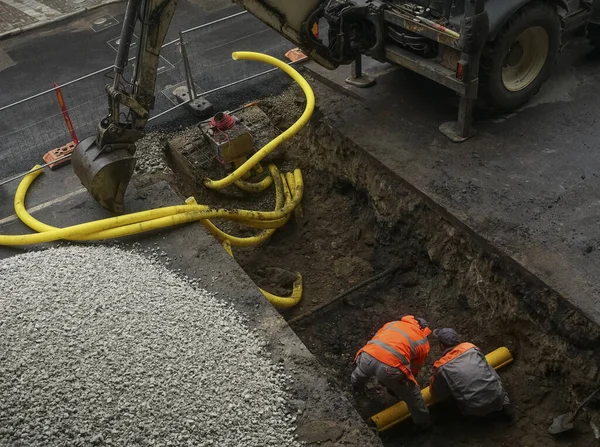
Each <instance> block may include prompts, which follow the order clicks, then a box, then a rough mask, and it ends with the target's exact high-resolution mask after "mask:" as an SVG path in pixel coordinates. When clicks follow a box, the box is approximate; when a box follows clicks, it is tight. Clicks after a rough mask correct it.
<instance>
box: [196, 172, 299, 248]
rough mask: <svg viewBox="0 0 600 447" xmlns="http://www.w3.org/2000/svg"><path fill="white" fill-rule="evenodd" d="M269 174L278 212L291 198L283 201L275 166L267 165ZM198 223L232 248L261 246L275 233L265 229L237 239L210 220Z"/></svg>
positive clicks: (286, 218)
mask: <svg viewBox="0 0 600 447" xmlns="http://www.w3.org/2000/svg"><path fill="white" fill-rule="evenodd" d="M269 172H270V173H271V177H270V178H271V181H273V179H276V180H275V182H274V183H275V210H279V209H281V208H282V207H283V205H284V204H285V203H291V201H292V197H291V195H290V196H288V195H287V194H286V197H285V199H284V192H283V191H282V190H283V183H282V182H281V180H280V177H279V170H278V169H277V167H276V166H275V165H269ZM186 203H192V204H196V200H195V199H194V198H193V197H190V198H189V199H187V200H186ZM287 220H288V217H284V218H282V219H281V225H284V224H285V223H286V222H287ZM200 223H201V224H202V225H204V227H205V228H206V229H207V230H208V231H209V232H210V234H212V235H213V236H214V237H216V238H217V239H218V240H219V241H221V242H222V241H229V243H230V244H231V245H232V246H234V247H253V246H255V245H259V244H262V243H263V242H264V241H266V240H267V239H269V238H270V237H271V236H272V235H273V233H274V232H275V228H273V229H267V230H264V231H261V232H260V233H259V234H257V235H255V236H249V237H238V236H233V235H230V234H228V233H225V232H224V231H223V230H221V229H219V228H218V227H217V226H216V225H214V224H213V223H212V222H211V221H210V220H208V219H206V220H201V221H200Z"/></svg>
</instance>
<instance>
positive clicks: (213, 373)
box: [0, 247, 300, 447]
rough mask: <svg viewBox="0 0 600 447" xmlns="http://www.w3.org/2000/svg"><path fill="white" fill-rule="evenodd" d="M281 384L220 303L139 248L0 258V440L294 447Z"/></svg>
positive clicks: (261, 347)
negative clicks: (151, 259) (136, 251)
mask: <svg viewBox="0 0 600 447" xmlns="http://www.w3.org/2000/svg"><path fill="white" fill-rule="evenodd" d="M290 380H291V378H290V377H289V376H286V375H285V373H284V371H283V367H282V366H281V365H279V364H275V363H274V362H273V361H271V360H270V359H269V356H268V354H267V351H266V348H265V344H264V342H263V341H261V339H260V338H259V337H258V335H257V334H256V333H255V332H254V331H251V330H249V329H248V328H247V326H245V325H244V322H243V319H242V317H241V315H240V314H238V313H237V312H236V311H235V310H234V309H233V308H232V307H231V306H230V305H228V304H226V303H224V302H222V301H220V300H218V299H217V298H215V297H214V296H212V295H211V294H209V293H208V292H207V291H205V290H203V289H201V288H197V287H194V286H192V285H191V284H190V283H189V282H187V281H185V280H183V279H181V278H180V277H177V276H176V275H175V274H174V273H172V272H170V271H168V270H167V269H165V268H164V267H163V266H162V265H160V264H159V263H158V262H153V261H150V260H148V259H147V258H146V257H144V256H143V255H141V254H138V253H134V252H129V251H124V250H121V249H119V248H112V247H62V248H56V249H50V250H45V251H40V252H31V253H27V254H24V255H19V256H15V257H12V258H9V259H6V260H3V261H0V445H27V446H29V445H39V446H55V445H69V446H70V445H81V446H88V445H114V446H123V445H132V446H134V445H139V446H146V445H167V446H168V445H173V446H175V445H177V446H179V445H193V446H219V447H221V446H222V447H225V446H261V447H263V446H292V447H293V446H298V445H300V443H299V442H298V441H296V440H295V437H296V436H295V434H294V431H295V427H294V422H295V416H292V414H290V413H288V412H287V410H286V405H287V403H288V401H289V399H290V396H289V395H288V393H287V392H286V391H285V390H286V383H287V382H289V381H290ZM15 442H16V443H15ZM13 443H14V444H13Z"/></svg>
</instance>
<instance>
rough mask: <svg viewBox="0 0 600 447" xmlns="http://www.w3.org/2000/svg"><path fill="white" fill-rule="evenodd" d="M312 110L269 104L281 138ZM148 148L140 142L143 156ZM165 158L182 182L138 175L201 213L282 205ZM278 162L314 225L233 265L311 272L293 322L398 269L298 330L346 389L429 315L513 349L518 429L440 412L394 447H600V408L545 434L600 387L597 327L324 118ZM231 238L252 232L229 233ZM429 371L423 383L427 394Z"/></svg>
mask: <svg viewBox="0 0 600 447" xmlns="http://www.w3.org/2000/svg"><path fill="white" fill-rule="evenodd" d="M302 107H303V101H302V98H301V96H300V94H299V92H297V91H295V90H291V91H288V92H286V93H285V94H283V95H281V96H279V97H277V98H271V99H269V100H267V101H264V102H263V103H262V104H261V109H262V110H263V111H264V112H265V113H266V114H267V115H268V117H269V119H270V121H271V123H269V126H270V125H271V124H272V125H273V126H276V127H277V128H281V129H285V128H286V127H287V126H288V125H289V124H291V122H292V121H293V120H294V119H295V118H296V117H297V116H299V114H300V113H301V110H302ZM246 119H247V121H248V122H249V123H250V124H252V120H259V121H260V120H264V117H261V113H258V112H257V113H256V114H254V115H253V114H252V113H249V114H248V115H247V116H246ZM263 124H264V123H263ZM265 126H266V127H265ZM265 126H263V127H262V128H261V126H258V128H260V129H262V130H260V133H261V138H263V139H268V138H269V136H270V135H271V134H272V132H275V130H273V129H272V128H271V130H268V129H267V130H265V129H266V128H267V127H268V126H267V125H265ZM270 132H271V133H270ZM182 133H183V134H184V137H185V138H188V139H194V138H196V137H197V134H196V132H195V131H194V130H179V131H178V134H179V136H180V135H181V134H182ZM275 133H276V132H275ZM174 136H177V135H174V134H173V132H166V133H157V134H155V135H154V136H153V137H152V138H151V140H152V147H153V148H154V149H153V151H154V153H156V151H155V148H156V144H157V143H156V142H158V144H159V145H160V147H164V146H165V145H166V144H167V142H168V141H172V140H173V137H174ZM259 140H260V138H259ZM144 150H145V148H144V145H142V147H141V148H140V156H142V157H143V156H144ZM161 156H163V155H162V154H161ZM166 159H167V161H168V162H169V163H170V165H171V167H173V168H174V169H175V170H176V171H177V173H176V174H173V172H172V171H170V170H169V169H163V166H162V165H158V166H159V168H158V169H157V170H154V171H153V170H152V167H151V164H152V163H151V162H150V164H148V163H145V166H146V167H148V166H150V169H146V171H144V170H142V171H140V172H139V173H138V175H137V177H136V178H135V181H136V182H138V183H146V182H154V181H156V180H157V179H158V178H161V179H163V178H166V179H168V180H170V181H171V183H173V184H174V185H175V186H176V187H177V188H178V189H179V190H180V191H181V192H182V193H183V194H185V195H192V194H193V195H194V196H195V197H196V199H197V200H198V202H199V203H207V204H218V205H219V206H224V207H243V208H249V209H253V208H255V209H265V210H267V209H272V207H273V197H272V190H270V191H267V192H265V193H261V194H260V195H258V196H256V195H248V194H241V193H239V192H238V191H233V190H231V191H230V190H228V191H226V192H225V193H215V192H212V191H207V190H206V189H205V188H203V187H201V186H200V181H201V178H202V177H203V176H211V177H212V178H218V176H219V175H222V174H224V173H225V171H224V169H223V167H222V166H221V165H219V164H218V163H216V162H213V163H209V164H207V165H206V166H203V167H202V168H201V169H199V170H195V171H194V172H190V171H186V172H182V166H181V164H180V163H177V162H176V161H177V160H175V161H174V159H173V157H166ZM271 161H273V162H275V163H276V164H277V165H278V166H279V167H280V169H282V170H284V169H287V170H291V169H293V168H295V167H299V168H301V169H302V171H303V174H304V179H305V195H304V199H303V204H302V206H303V216H302V217H299V216H296V218H294V219H293V220H292V221H290V222H289V223H288V224H287V225H286V226H285V227H284V228H282V229H279V230H278V231H277V232H276V233H275V235H274V236H273V237H272V238H271V240H269V241H268V242H267V243H266V244H264V245H262V246H260V247H257V248H249V249H236V250H235V257H236V260H237V261H238V262H239V263H240V265H241V266H242V267H243V268H244V270H245V271H246V272H247V273H248V275H249V276H250V277H251V278H252V279H253V280H254V281H255V282H256V283H257V284H258V285H259V286H261V287H263V288H264V289H267V290H269V291H271V292H273V293H279V294H285V293H289V291H290V286H291V284H290V280H289V279H288V278H287V277H286V275H282V274H278V273H281V272H280V271H279V270H277V269H280V268H284V269H288V270H291V271H299V272H301V273H302V275H303V278H304V295H303V298H302V301H301V303H300V304H299V305H298V306H296V307H295V308H293V309H291V310H286V311H282V314H283V315H284V316H285V317H286V318H287V319H290V318H293V317H297V316H299V315H302V314H303V313H305V312H306V311H308V310H310V309H311V308H313V307H315V306H317V305H319V304H321V303H323V302H325V301H327V300H329V299H331V298H332V297H333V296H335V295H337V294H338V293H340V292H341V291H344V290H346V289H348V288H350V287H352V286H353V285H355V284H357V283H359V282H360V281H362V280H364V279H367V278H369V277H371V276H373V275H374V274H377V273H379V272H381V271H383V270H385V269H387V268H389V267H391V266H394V265H399V266H400V269H399V270H398V272H397V273H396V274H394V275H393V276H390V277H388V278H386V279H382V280H380V281H378V282H376V283H374V284H372V285H370V286H368V287H366V288H364V289H362V290H360V291H357V292H355V293H353V294H351V295H349V296H348V297H347V298H345V299H343V300H340V301H339V302H338V303H337V304H334V305H332V306H330V307H328V308H326V309H324V310H322V311H319V312H317V313H315V314H314V315H312V316H310V317H307V318H304V319H303V320H301V321H300V322H298V323H295V324H294V325H293V329H294V330H295V331H296V332H297V334H298V335H299V336H300V338H301V339H302V340H303V342H304V343H305V344H306V345H307V346H308V348H309V349H310V350H311V352H313V354H315V355H316V357H317V358H318V359H319V360H320V362H321V363H322V364H323V366H324V367H325V368H326V370H327V371H328V372H329V374H330V377H331V380H332V381H334V382H336V383H337V384H338V385H339V387H340V388H341V389H343V390H345V391H346V392H347V393H348V394H349V395H351V394H352V392H351V387H350V385H349V375H350V372H351V370H352V360H353V357H354V355H355V353H356V351H357V350H358V349H359V348H360V347H361V346H362V345H363V344H364V343H365V342H366V341H368V340H369V339H370V337H371V336H372V335H373V334H374V333H375V332H376V331H377V329H378V328H379V327H380V326H382V325H383V324H384V323H386V322H388V321H391V320H395V319H398V318H399V317H400V316H402V315H404V314H414V315H418V316H423V317H425V318H426V319H428V320H429V322H430V324H431V325H432V326H434V327H439V326H450V327H454V328H456V329H457V331H458V332H459V333H460V335H461V336H462V337H463V338H464V339H465V340H468V341H470V342H473V343H475V344H476V345H478V346H479V347H480V348H481V349H482V350H483V351H485V352H489V351H492V350H494V349H495V348H497V347H499V346H507V347H508V348H509V349H510V350H511V352H512V353H513V355H514V357H515V361H514V362H513V364H511V365H509V366H508V367H506V368H504V369H503V370H502V371H501V373H500V375H501V377H502V379H503V381H504V383H505V385H506V388H507V390H508V392H509V395H510V397H511V400H512V401H513V403H514V405H515V407H516V414H517V417H516V420H515V421H514V422H511V423H509V422H505V421H499V420H497V421H472V420H467V419H464V418H462V417H461V416H459V415H458V413H457V412H456V410H455V409H454V408H453V406H452V404H451V403H444V404H439V405H437V406H436V407H434V408H433V409H432V415H433V417H434V421H435V425H436V429H435V431H434V433H432V434H430V435H427V436H425V437H423V436H422V435H419V436H416V435H413V434H412V432H411V431H410V428H411V424H410V423H405V424H402V426H401V427H400V428H398V429H395V430H393V431H392V432H391V433H386V434H385V435H384V439H385V441H386V445H390V446H392V445H394V446H411V445H423V444H425V445H433V446H463V445H467V446H508V445H511V446H528V447H533V446H540V447H541V446H554V445H557V446H562V445H564V446H567V445H568V446H574V447H587V446H593V445H600V441H598V440H597V439H596V438H595V436H594V427H600V417H599V416H598V411H597V410H598V409H599V408H600V406H599V405H598V403H593V404H592V405H590V408H589V409H588V410H586V411H585V412H584V413H583V414H582V415H581V418H580V420H579V422H578V423H577V425H576V430H575V431H574V432H573V433H571V434H569V435H567V436H565V437H561V438H554V437H552V436H551V435H549V434H547V428H548V425H549V424H550V422H551V420H552V418H553V417H554V416H555V415H558V414H560V413H563V412H566V411H569V410H570V409H572V408H574V406H576V405H577V404H578V403H579V402H581V400H582V399H583V398H584V397H585V396H586V395H587V394H588V393H589V392H590V391H591V390H593V389H594V388H595V387H596V386H597V383H598V358H599V355H598V354H599V352H598V350H599V346H600V343H599V342H600V331H599V330H598V328H597V327H596V326H594V325H592V324H591V323H590V322H589V321H587V320H586V319H585V318H583V317H582V316H581V315H580V314H579V313H578V312H577V311H576V309H572V308H570V307H569V306H568V305H566V304H565V303H564V302H563V300H562V299H561V298H560V296H558V295H557V294H556V293H555V292H554V291H552V290H550V289H548V288H547V287H545V285H544V284H541V283H540V282H539V281H537V280H536V279H535V278H533V277H531V276H529V275H528V274H527V272H524V271H522V270H521V269H519V267H518V266H517V265H515V263H514V262H513V261H511V260H507V259H505V258H504V257H503V256H502V254H501V253H498V252H496V251H495V250H494V248H493V247H489V246H488V245H486V243H485V241H481V240H478V238H477V236H476V235H471V234H469V233H468V231H467V230H465V229H464V228H461V226H460V224H459V223H457V222H456V221H454V220H453V219H452V218H451V217H449V216H445V215H444V214H443V212H441V211H440V210H438V209H436V207H435V205H434V204H431V203H429V202H428V201H427V199H425V198H423V197H422V196H421V195H420V194H418V193H417V192H415V191H414V190H412V188H411V187H410V185H407V184H405V183H404V182H402V181H401V180H400V179H398V178H396V177H394V176H393V175H392V174H391V173H389V172H388V171H387V170H386V169H385V167H383V166H381V165H379V164H378V162H377V161H376V160H373V159H370V158H369V157H368V156H367V155H366V154H364V153H363V152H362V151H361V150H360V148H357V147H354V146H353V145H352V144H351V143H349V142H348V141H347V140H345V139H344V137H343V136H342V135H339V134H336V132H335V130H334V129H332V128H330V127H329V126H328V125H327V123H326V122H323V121H321V120H320V117H319V112H318V110H317V111H316V113H315V115H314V116H313V119H312V121H311V123H310V125H309V126H308V127H307V129H305V130H304V131H303V132H302V133H301V134H300V135H299V136H297V137H295V138H294V139H293V140H291V141H290V142H289V143H286V144H285V145H284V146H283V147H281V148H280V149H278V150H277V153H276V154H275V155H274V156H273V157H271ZM184 171H185V170H184ZM194 177H195V178H194ZM223 228H224V229H227V230H230V231H233V232H236V231H238V232H237V233H236V234H238V235H247V234H248V233H247V232H239V230H236V229H235V228H233V227H232V226H230V225H224V226H223ZM438 357H439V349H438V347H437V346H436V344H435V343H432V352H431V355H430V359H429V360H430V362H431V363H433V361H434V360H435V359H436V358H438ZM430 368H431V367H430V366H428V367H427V368H425V369H424V371H423V372H422V373H421V375H420V376H419V381H420V382H421V384H422V385H423V386H425V385H426V384H427V383H428V380H429V375H430V371H431V369H430ZM351 399H352V401H353V403H354V405H355V406H356V408H357V409H358V410H359V412H360V413H361V414H362V415H363V416H364V417H365V419H367V418H368V417H369V416H371V415H373V414H375V413H376V412H378V411H380V410H382V409H384V408H386V407H387V406H389V405H391V404H393V403H394V402H396V399H395V398H394V397H393V396H391V395H389V394H388V393H387V391H386V390H385V389H383V388H381V387H379V386H378V385H377V384H375V383H371V384H370V385H369V387H368V391H367V393H366V394H364V395H352V397H351Z"/></svg>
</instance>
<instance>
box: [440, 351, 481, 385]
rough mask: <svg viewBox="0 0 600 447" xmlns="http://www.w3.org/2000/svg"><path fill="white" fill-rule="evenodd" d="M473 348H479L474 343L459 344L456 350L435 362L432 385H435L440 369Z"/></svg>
mask: <svg viewBox="0 0 600 447" xmlns="http://www.w3.org/2000/svg"><path fill="white" fill-rule="evenodd" d="M473 348H476V349H477V346H475V345H474V344H473V343H459V344H458V345H456V346H455V347H454V348H452V349H451V350H450V351H448V352H447V353H446V354H444V355H443V356H442V357H441V358H440V359H439V360H438V361H437V362H435V363H434V364H433V374H432V375H431V383H433V381H434V378H435V372H436V371H437V370H438V369H439V368H441V367H442V366H444V365H445V364H446V363H448V362H449V361H451V360H454V359H455V358H456V357H458V356H459V355H461V354H464V353H465V352H467V351H468V350H469V349H473Z"/></svg>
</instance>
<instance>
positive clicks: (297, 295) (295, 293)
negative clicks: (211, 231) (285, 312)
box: [222, 239, 302, 309]
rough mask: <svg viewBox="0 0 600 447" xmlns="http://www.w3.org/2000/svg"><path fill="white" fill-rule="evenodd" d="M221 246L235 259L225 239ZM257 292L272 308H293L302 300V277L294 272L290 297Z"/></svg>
mask: <svg viewBox="0 0 600 447" xmlns="http://www.w3.org/2000/svg"><path fill="white" fill-rule="evenodd" d="M222 245H223V248H224V249H225V251H226V252H227V253H228V254H229V256H231V257H232V258H233V259H235V257H234V256H233V250H232V249H231V243H230V242H229V241H228V240H227V239H226V240H224V241H223V242H222ZM258 290H260V293H262V294H263V295H264V297H265V298H266V299H267V300H268V301H269V302H270V303H271V304H272V305H273V306H275V307H277V308H279V309H289V308H290V307H294V306H295V305H296V304H298V303H299V302H300V300H301V299H302V275H301V274H300V273H298V272H296V280H295V281H294V285H293V287H292V293H291V295H290V296H277V295H273V294H272V293H270V292H267V291H266V290H264V289H261V288H260V287H259V288H258Z"/></svg>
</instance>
